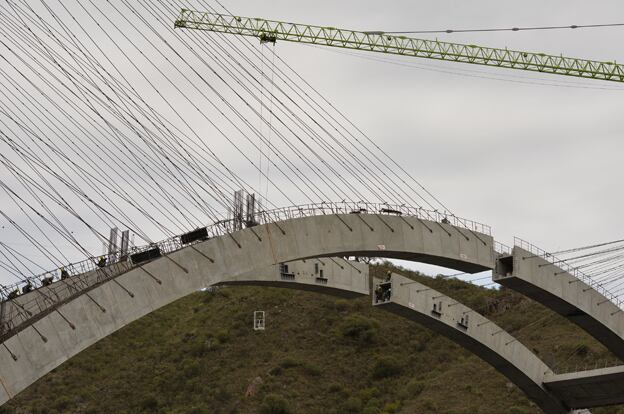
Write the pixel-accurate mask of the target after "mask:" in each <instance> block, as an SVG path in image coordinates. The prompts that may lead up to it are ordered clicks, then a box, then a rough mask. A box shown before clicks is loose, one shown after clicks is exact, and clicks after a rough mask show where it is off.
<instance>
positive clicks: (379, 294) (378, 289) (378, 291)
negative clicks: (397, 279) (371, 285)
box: [375, 285, 384, 303]
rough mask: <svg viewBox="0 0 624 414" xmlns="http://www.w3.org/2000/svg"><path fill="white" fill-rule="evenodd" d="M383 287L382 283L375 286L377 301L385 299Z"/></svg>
mask: <svg viewBox="0 0 624 414" xmlns="http://www.w3.org/2000/svg"><path fill="white" fill-rule="evenodd" d="M383 293H384V292H383V288H382V287H381V285H377V287H376V288H375V303H379V302H381V301H382V300H383Z"/></svg>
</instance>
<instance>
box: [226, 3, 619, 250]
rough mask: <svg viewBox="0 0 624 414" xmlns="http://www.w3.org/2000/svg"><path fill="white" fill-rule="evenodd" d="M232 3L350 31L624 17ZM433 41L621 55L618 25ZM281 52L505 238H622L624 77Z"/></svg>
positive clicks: (585, 8) (611, 12) (569, 10)
mask: <svg viewBox="0 0 624 414" xmlns="http://www.w3.org/2000/svg"><path fill="white" fill-rule="evenodd" d="M227 5H228V7H229V8H230V10H232V12H233V13H234V14H239V15H244V16H250V17H256V16H258V17H264V18H268V19H275V20H284V21H291V22H297V23H299V22H302V23H309V24H318V25H322V26H336V27H342V28H350V29H354V30H385V31H403V30H430V29H433V30H437V29H462V28H491V27H514V26H520V27H522V26H541V25H571V24H595V23H619V22H621V21H624V3H622V2H621V1H597V2H587V1H569V0H556V1H548V2H544V1H538V0H529V1H523V2H510V1H503V2H501V1H483V0H476V1H470V2H464V1H449V0H442V1H384V2H379V1H367V0H365V1H360V0H358V1H316V2H292V1H285V0H283V1H270V2H258V1H229V2H227ZM414 36H418V35H414ZM420 36H423V37H426V38H431V37H432V36H431V35H429V37H427V35H420ZM437 38H438V39H440V40H446V41H451V42H458V43H466V44H478V45H484V46H491V47H508V48H510V49H516V50H526V51H534V52H543V53H548V54H564V55H566V56H571V57H580V58H586V59H595V60H610V61H613V60H616V61H619V62H624V54H623V51H622V39H624V28H621V27H620V28H611V29H587V30H561V31H534V32H501V33H466V34H441V35H437ZM277 50H278V53H279V54H280V55H281V56H282V57H284V58H285V59H287V60H288V61H289V62H290V63H292V64H293V65H294V66H295V67H296V68H297V70H298V71H300V73H302V74H304V76H305V77H306V78H307V79H309V80H311V81H312V83H313V84H314V85H316V86H317V87H318V88H319V89H320V90H322V91H324V93H325V94H326V96H328V97H329V98H331V99H332V100H333V102H335V103H336V104H337V105H338V106H339V107H340V108H341V109H342V110H344V111H345V112H346V113H347V114H348V115H349V116H350V118H351V119H352V120H353V121H354V122H355V123H356V124H357V125H358V126H360V127H361V128H362V129H363V130H364V131H366V132H367V133H369V134H370V135H371V136H372V137H374V138H375V139H376V141H377V142H378V143H380V144H382V145H383V146H384V148H385V149H387V150H388V151H389V152H390V154H392V156H393V157H394V158H395V159H397V160H398V161H399V162H400V163H401V164H402V165H404V166H406V167H407V168H408V169H409V171H410V172H411V173H412V174H413V176H414V177H416V178H418V179H419V180H421V181H422V182H423V183H424V184H425V185H426V186H427V187H428V188H429V189H430V190H431V191H432V192H433V193H434V194H435V195H436V196H437V197H439V198H440V199H441V200H442V201H443V202H445V203H447V204H448V205H449V206H450V207H451V209H453V211H455V212H457V214H459V215H461V216H464V217H469V218H473V219H475V220H477V221H481V222H484V223H488V224H490V225H491V226H492V228H493V234H494V237H495V238H496V239H498V240H500V241H501V242H503V243H506V244H511V243H512V242H513V237H514V236H518V237H521V238H524V239H526V240H528V241H531V242H533V243H534V244H536V245H538V246H540V247H543V248H545V249H547V250H550V251H555V250H558V249H561V248H567V247H570V246H580V245H583V244H589V243H591V242H595V241H604V240H615V239H619V238H621V236H622V228H623V227H624V215H623V214H622V207H623V205H624V193H623V192H622V191H621V185H622V179H623V178H624V172H623V170H622V167H623V157H624V139H623V138H624V137H623V133H624V90H622V89H621V88H622V87H621V86H620V85H619V84H615V83H608V82H597V81H595V82H588V81H583V80H578V79H576V78H563V77H557V76H548V75H542V74H532V73H529V72H522V71H509V70H503V69H501V70H497V69H489V68H484V67H479V66H470V65H463V64H454V63H438V62H435V61H426V60H419V59H413V58H393V60H395V61H397V62H400V63H401V64H406V65H407V64H409V65H419V66H420V68H416V67H406V66H400V65H395V64H389V63H381V62H375V61H371V60H369V59H364V58H357V57H353V56H351V55H346V54H338V53H335V52H333V50H334V49H326V48H316V47H306V46H301V45H297V44H287V43H279V44H278V45H277ZM361 55H362V56H365V57H369V56H370V54H364V53H362V54H361ZM375 56H378V55H375ZM464 70H468V71H479V72H482V73H474V72H464ZM447 72H457V73H455V74H453V73H447ZM473 76H476V77H473ZM481 76H483V77H486V78H487V77H492V78H496V79H506V80H503V81H501V80H493V79H484V78H481ZM518 77H521V78H518ZM519 82H526V83H519ZM532 82H533V83H539V85H536V84H532ZM546 84H557V85H558V86H547V85H546ZM567 86H570V87H567ZM584 87H595V88H608V89H609V90H599V89H585V88H584ZM617 88H620V89H619V90H613V89H617Z"/></svg>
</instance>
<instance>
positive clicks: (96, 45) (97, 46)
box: [69, 32, 213, 177]
mask: <svg viewBox="0 0 624 414" xmlns="http://www.w3.org/2000/svg"><path fill="white" fill-rule="evenodd" d="M69 34H71V32H70V33H69ZM86 34H87V37H89V34H88V33H87V32H86ZM94 44H95V47H96V48H99V45H98V44H97V43H94ZM81 50H84V48H83V49H81ZM100 50H101V49H100ZM104 56H106V55H105V54H104ZM74 59H76V57H75V55H74ZM109 61H110V60H109ZM111 64H112V62H111ZM100 67H101V65H100ZM113 67H114V68H115V66H113ZM115 69H116V68H115ZM118 73H120V72H118ZM105 81H106V80H105ZM113 81H115V79H113ZM126 82H127V81H126ZM109 86H110V85H109ZM130 86H131V85H130ZM111 87H112V86H111ZM131 89H132V90H133V93H134V95H135V96H138V98H139V99H140V100H141V101H142V102H143V103H145V101H144V100H143V99H142V97H141V96H140V95H138V94H137V93H136V91H134V89H133V88H132V87H131ZM117 96H119V95H117ZM148 107H149V106H148ZM137 108H139V110H141V108H140V107H138V106H137ZM149 108H150V111H151V112H152V113H155V111H154V110H153V108H151V107H149ZM157 118H158V119H159V120H160V117H157ZM148 119H149V120H151V119H152V117H148ZM161 121H162V120H161ZM161 123H162V122H161ZM153 124H154V123H153ZM154 125H155V124H154ZM165 129H166V127H165ZM185 151H186V148H185ZM187 154H188V151H187ZM188 158H191V157H188ZM189 165H191V164H190V163H189ZM211 165H213V164H211ZM204 177H207V175H204Z"/></svg>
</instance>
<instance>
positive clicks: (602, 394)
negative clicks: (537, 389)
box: [544, 366, 624, 408]
mask: <svg viewBox="0 0 624 414" xmlns="http://www.w3.org/2000/svg"><path fill="white" fill-rule="evenodd" d="M544 386H545V387H546V388H547V389H549V390H550V391H551V392H552V393H553V394H555V395H556V396H558V397H559V398H560V399H561V400H563V401H565V403H566V405H568V406H569V407H571V408H583V407H604V406H608V405H618V404H624V366H617V367H609V368H601V369H595V370H591V371H582V372H573V373H569V374H559V375H553V374H548V375H546V377H545V378H544Z"/></svg>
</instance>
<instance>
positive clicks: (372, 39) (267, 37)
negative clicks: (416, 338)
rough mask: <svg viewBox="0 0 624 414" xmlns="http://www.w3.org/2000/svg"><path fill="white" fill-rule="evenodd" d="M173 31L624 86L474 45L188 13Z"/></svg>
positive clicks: (581, 64) (592, 67)
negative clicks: (449, 62)
mask: <svg viewBox="0 0 624 414" xmlns="http://www.w3.org/2000/svg"><path fill="white" fill-rule="evenodd" d="M175 27H176V28H187V29H197V30H207V31H212V32H220V33H229V34H235V35H242V36H253V37H257V38H259V39H260V40H261V41H263V42H276V41H278V40H283V41H288V42H299V43H308V44H313V45H320V46H330V47H339V48H345V49H355V50H364V51H369V52H379V53H388V54H394V55H402V56H412V57H419V58H425V59H436V60H444V61H451V62H462V63H471V64H476V65H485V66H494V67H500V68H509V69H519V70H527V71H532V72H541V73H550V74H556V75H565V76H574V77H580V78H587V79H599V80H606V81H614V82H624V65H621V64H618V63H616V62H599V61H594V60H586V59H577V58H569V57H564V56H554V55H547V54H544V53H530V52H522V51H516V50H508V49H496V48H490V47H482V46H477V45H464V44H459V43H450V42H440V41H438V40H425V39H414V38H409V37H405V36H393V35H389V34H385V33H383V32H357V31H353V30H344V29H337V28H335V27H321V26H311V25H306V24H295V23H286V22H280V21H272V20H265V19H259V18H251V17H239V16H231V15H224V14H218V13H209V12H199V11H193V10H186V9H185V10H182V11H181V13H180V16H179V18H178V19H177V20H176V22H175Z"/></svg>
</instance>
